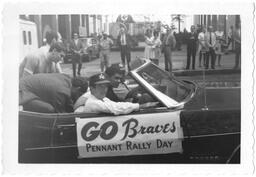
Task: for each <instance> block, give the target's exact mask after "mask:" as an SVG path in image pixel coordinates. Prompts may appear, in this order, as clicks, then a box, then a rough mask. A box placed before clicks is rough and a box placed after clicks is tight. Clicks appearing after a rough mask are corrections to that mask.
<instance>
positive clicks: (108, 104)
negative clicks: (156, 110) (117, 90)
mask: <svg viewBox="0 0 256 177" xmlns="http://www.w3.org/2000/svg"><path fill="white" fill-rule="evenodd" d="M109 84H110V81H109V80H108V79H107V77H106V75H105V74H103V73H101V74H96V75H93V76H91V77H90V81H89V86H90V92H89V93H88V95H87V99H86V101H85V104H84V106H80V107H79V108H77V109H76V110H75V112H77V113H78V112H85V113H112V114H114V115H120V114H129V113H131V112H133V111H138V110H139V109H140V108H147V107H153V106H156V104H157V103H156V102H150V103H145V104H141V105H139V104H138V103H130V102H114V101H111V100H110V99H108V98H107V97H106V93H107V91H108V86H109Z"/></svg>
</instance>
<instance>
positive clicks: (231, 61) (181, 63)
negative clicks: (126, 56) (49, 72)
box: [61, 46, 235, 77]
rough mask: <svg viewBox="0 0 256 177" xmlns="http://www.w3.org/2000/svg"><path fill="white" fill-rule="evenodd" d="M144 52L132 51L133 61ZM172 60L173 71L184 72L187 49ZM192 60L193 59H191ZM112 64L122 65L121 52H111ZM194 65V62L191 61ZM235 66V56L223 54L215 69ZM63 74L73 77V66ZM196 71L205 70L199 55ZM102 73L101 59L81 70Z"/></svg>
mask: <svg viewBox="0 0 256 177" xmlns="http://www.w3.org/2000/svg"><path fill="white" fill-rule="evenodd" d="M143 55H144V51H132V52H131V60H132V61H133V60H136V57H143ZM172 60H173V70H184V69H185V67H186V62H187V61H186V60H187V53H186V47H185V46H183V47H182V50H181V51H174V52H173V54H172ZM191 60H192V59H191ZM110 62H111V64H113V63H120V62H121V58H120V52H119V51H111V54H110ZM191 64H192V61H191ZM234 65H235V54H234V53H229V54H223V55H222V59H221V67H219V66H217V59H216V67H215V69H232V68H233V67H234ZM61 66H62V69H63V72H64V73H66V74H69V75H70V76H72V64H71V63H67V64H64V63H63V64H61ZM159 66H160V67H161V68H164V56H163V54H162V56H161V57H160V59H159ZM195 66H196V68H195V69H196V70H202V69H203V68H199V67H198V55H197V56H196V64H195ZM99 72H100V59H99V58H97V59H93V60H92V61H90V62H83V66H82V70H81V76H85V77H90V76H92V75H94V74H97V73H99Z"/></svg>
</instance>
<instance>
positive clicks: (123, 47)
mask: <svg viewBox="0 0 256 177" xmlns="http://www.w3.org/2000/svg"><path fill="white" fill-rule="evenodd" d="M117 43H118V45H119V47H120V51H121V60H122V65H123V67H124V68H125V59H126V63H127V67H128V70H129V71H130V70H131V68H130V61H131V36H130V35H129V34H128V33H127V31H126V29H125V27H123V26H122V27H121V28H120V32H119V35H118V37H117Z"/></svg>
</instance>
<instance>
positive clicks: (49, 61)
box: [19, 42, 65, 78]
mask: <svg viewBox="0 0 256 177" xmlns="http://www.w3.org/2000/svg"><path fill="white" fill-rule="evenodd" d="M64 51H65V48H64V46H63V45H62V43H59V42H54V43H53V44H51V47H50V49H49V51H48V52H47V53H45V52H44V51H43V50H42V49H37V50H35V51H33V52H32V53H30V54H28V55H27V56H26V57H25V58H24V60H23V61H22V63H21V64H20V71H19V72H20V73H19V75H20V78H22V77H27V76H29V75H33V74H38V73H59V70H58V69H57V68H56V63H58V62H59V61H60V60H61V59H62V57H63V56H64V55H65V53H64Z"/></svg>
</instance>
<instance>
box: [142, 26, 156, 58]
mask: <svg viewBox="0 0 256 177" xmlns="http://www.w3.org/2000/svg"><path fill="white" fill-rule="evenodd" d="M153 40H154V38H153V37H152V30H151V29H147V31H146V34H145V44H146V46H145V51H144V57H145V58H147V59H151V58H154V56H153V45H154V41H153Z"/></svg>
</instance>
